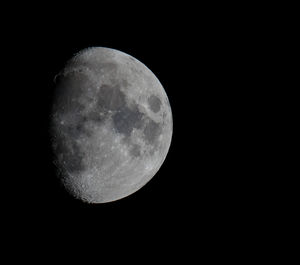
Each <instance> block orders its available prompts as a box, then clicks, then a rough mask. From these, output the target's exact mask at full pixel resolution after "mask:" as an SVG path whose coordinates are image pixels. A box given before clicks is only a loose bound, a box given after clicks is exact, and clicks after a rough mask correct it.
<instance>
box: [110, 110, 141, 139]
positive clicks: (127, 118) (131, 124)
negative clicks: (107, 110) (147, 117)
mask: <svg viewBox="0 0 300 265" xmlns="http://www.w3.org/2000/svg"><path fill="white" fill-rule="evenodd" d="M143 116H144V114H143V113H141V112H140V111H139V109H138V108H137V107H136V106H135V107H134V108H133V109H131V108H129V107H128V106H127V105H125V106H122V107H121V108H120V109H119V111H117V112H116V113H115V114H114V115H113V117H112V118H113V124H114V127H115V129H116V131H117V132H118V133H121V134H124V135H125V137H130V134H131V132H132V130H133V128H137V129H140V128H141V127H142V125H143Z"/></svg>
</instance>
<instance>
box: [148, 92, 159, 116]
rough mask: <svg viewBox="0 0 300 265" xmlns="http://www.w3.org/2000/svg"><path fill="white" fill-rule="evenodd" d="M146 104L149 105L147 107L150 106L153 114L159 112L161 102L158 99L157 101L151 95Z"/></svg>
mask: <svg viewBox="0 0 300 265" xmlns="http://www.w3.org/2000/svg"><path fill="white" fill-rule="evenodd" d="M148 104H149V106H150V109H151V110H152V111H153V112H154V113H157V112H159V110H160V106H161V101H160V99H159V98H158V97H157V96H155V95H151V96H150V97H149V98H148Z"/></svg>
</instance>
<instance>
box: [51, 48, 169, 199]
mask: <svg viewBox="0 0 300 265" xmlns="http://www.w3.org/2000/svg"><path fill="white" fill-rule="evenodd" d="M54 81H55V86H56V89H55V97H54V102H53V110H52V119H51V134H52V138H53V139H52V145H53V150H54V154H55V165H56V167H57V169H58V173H59V177H60V179H61V180H62V182H63V184H64V186H65V187H66V189H67V190H68V191H69V192H70V193H71V194H72V195H74V196H75V197H76V198H79V199H81V200H83V201H85V202H89V203H105V202H110V201H114V200H118V199H121V198H123V197H126V196H128V195H130V194H132V193H134V192H135V191H137V190H138V189H140V188H141V187H142V186H144V185H145V184H146V183H147V182H148V181H149V180H150V179H151V178H152V177H153V176H154V175H155V174H156V172H157V171H158V170H159V168H160V166H161V165H162V163H163V161H164V160H165V158H166V155H167V152H168V150H169V147H170V143H171V137H172V130H173V128H172V114H171V108H170V104H169V101H168V98H167V95H166V93H165V91H164V89H163V87H162V85H161V84H160V82H159V81H158V79H157V78H156V77H155V75H154V74H153V73H152V72H151V71H150V70H149V69H148V68H147V67H146V66H145V65H144V64H142V63H141V62H139V61H138V60H136V59H135V58H133V57H132V56H130V55H128V54H125V53H123V52H120V51H117V50H114V49H109V48H101V47H95V48H89V49H85V50H83V51H81V52H80V53H78V54H77V55H75V56H74V57H73V58H72V59H71V60H70V61H69V62H68V63H67V64H66V66H65V68H64V69H63V70H62V71H61V72H60V73H59V74H58V75H57V76H56V77H55V79H54ZM153 196H154V195H153Z"/></svg>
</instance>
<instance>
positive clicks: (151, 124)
mask: <svg viewBox="0 0 300 265" xmlns="http://www.w3.org/2000/svg"><path fill="white" fill-rule="evenodd" d="M161 131H162V129H161V127H160V126H159V124H158V123H157V122H155V121H153V120H150V119H149V120H148V122H147V124H146V126H145V128H144V131H143V134H144V137H145V140H146V141H147V143H148V144H151V145H153V144H154V142H155V140H156V139H157V137H158V136H159V135H160V133H161Z"/></svg>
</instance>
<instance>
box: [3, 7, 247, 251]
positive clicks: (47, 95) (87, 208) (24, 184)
mask: <svg viewBox="0 0 300 265" xmlns="http://www.w3.org/2000/svg"><path fill="white" fill-rule="evenodd" d="M154 7H155V8H153V7H152V8H149V7H148V6H142V5H141V6H140V7H138V9H136V8H135V9H126V10H124V11H122V7H120V8H119V9H118V10H119V11H118V12H117V13H116V11H115V9H113V8H112V7H110V8H106V7H104V6H101V5H100V4H99V5H95V6H92V7H89V6H84V7H83V9H82V10H80V8H79V9H78V8H77V9H76V8H74V5H73V6H71V7H70V9H69V7H64V9H63V10H61V6H59V5H54V6H52V8H50V7H49V6H47V5H46V6H39V7H35V9H29V7H27V9H26V12H22V8H21V7H20V8H19V9H18V11H17V12H15V13H12V15H11V22H7V23H6V24H3V25H6V26H4V28H3V29H4V30H3V32H2V35H3V37H4V38H3V44H4V45H5V48H4V49H3V51H2V53H3V55H2V57H3V64H4V62H5V64H6V71H7V73H6V74H5V75H4V76H3V78H4V79H5V84H6V87H5V88H2V90H3V96H2V97H1V99H2V107H3V109H4V110H3V113H5V114H4V115H3V116H4V117H3V123H2V130H3V131H4V134H5V137H3V139H2V141H3V152H4V153H5V160H4V161H3V164H4V167H5V174H3V176H2V177H3V178H5V179H6V180H8V182H9V184H7V185H4V186H3V200H2V204H3V205H4V207H5V209H7V210H8V213H7V214H6V216H7V217H8V218H7V223H8V225H9V226H13V227H15V229H16V230H15V231H17V232H16V233H17V234H19V235H22V237H23V238H28V237H30V236H31V237H33V238H36V240H37V241H41V242H44V243H45V242H46V241H47V239H48V238H51V240H53V238H55V240H56V243H55V244H59V243H58V241H59V239H60V238H65V237H64V235H68V237H70V238H72V236H74V238H76V236H75V235H78V238H80V239H78V240H82V238H85V237H87V238H88V240H91V241H96V242H97V238H98V239H99V238H106V239H105V240H107V238H108V237H109V235H111V236H112V237H114V236H116V234H118V233H119V235H122V234H124V236H126V237H128V238H130V236H132V237H136V242H135V243H137V241H139V240H141V242H143V240H142V239H141V238H151V240H153V239H156V240H157V241H160V240H161V239H162V238H166V240H167V241H176V240H178V238H177V237H182V238H184V239H185V240H188V238H193V237H196V238H198V239H199V237H201V236H202V237H206V238H207V240H208V241H207V242H208V243H207V244H211V242H210V243H209V240H211V238H210V236H209V234H211V236H212V237H217V236H218V235H220V234H221V233H223V234H224V236H225V237H226V236H227V237H228V233H229V232H228V229H229V230H230V229H232V228H233V227H234V228H235V227H237V226H239V225H240V224H241V223H243V220H245V218H248V217H247V216H246V215H247V214H246V213H245V211H244V209H245V208H247V207H249V201H248V199H247V198H245V197H243V196H244V195H243V194H245V193H247V192H249V190H248V187H247V183H246V182H245V178H246V177H248V174H249V170H248V168H245V167H242V166H243V164H244V163H245V161H244V160H243V157H242V155H241V156H240V155H239V154H241V153H242V151H241V150H242V148H243V139H242V138H241V137H242V136H241V135H242V134H243V131H244V130H245V128H244V127H243V126H244V125H240V121H241V119H242V117H240V113H239V110H238V109H236V104H238V105H239V106H241V105H243V102H244V101H246V99H245V95H244V94H243V93H242V92H241V90H240V89H241V85H242V87H247V86H248V81H247V79H243V76H244V74H245V72H244V70H243V67H242V63H241V62H242V61H243V60H246V59H247V58H248V57H247V56H249V51H248V50H247V48H246V46H245V45H246V44H248V43H249V40H248V39H247V36H245V35H244V34H243V32H244V31H245V30H247V25H239V23H237V22H238V21H239V18H237V19H236V20H234V19H232V18H231V17H230V16H227V15H226V14H224V13H223V11H222V8H221V7H218V8H217V7H211V8H208V7H204V6H202V7H199V8H198V9H196V6H195V7H193V6H188V5H183V6H179V5H176V6H174V5H173V4H170V5H167V6H166V7H164V8H162V7H161V6H159V5H158V6H154ZM73 8H74V9H76V10H77V11H76V12H75V11H73V10H72V9H73ZM115 8H116V7H115ZM91 9H92V10H93V12H87V11H86V10H91ZM34 10H35V11H34ZM97 11H98V12H97ZM9 12H11V11H9ZM91 46H103V47H110V48H114V49H118V50H121V51H123V52H125V53H128V54H130V55H132V56H134V57H135V58H137V59H138V60H140V61H141V62H143V63H144V64H145V65H146V66H147V67H148V68H150V69H151V70H152V71H153V72H154V74H155V75H156V76H157V77H158V79H159V80H160V82H161V83H162V85H163V87H164V88H165V90H166V93H167V95H168V97H169V101H170V104H171V108H172V112H173V122H174V132H173V139H172V143H171V147H170V151H169V154H168V156H167V158H166V160H165V162H164V164H163V166H162V167H161V169H160V171H159V172H158V173H157V175H156V176H155V177H154V178H153V179H152V180H151V181H150V182H149V183H148V184H147V185H146V186H144V187H143V188H142V189H141V190H140V191H138V192H136V193H134V194H133V195H131V196H129V197H127V198H124V199H122V200H119V201H116V202H112V203H108V204H103V205H89V204H85V203H82V202H80V201H77V200H74V199H73V198H72V197H70V196H69V195H68V194H66V193H65V192H64V190H63V189H62V188H61V187H60V185H59V183H58V181H57V180H56V178H55V173H54V166H53V163H52V160H51V156H52V153H51V148H50V139H49V133H48V125H49V115H50V108H51V100H52V96H53V95H52V93H53V78H54V76H55V75H56V74H57V73H58V72H59V71H60V70H61V69H62V68H63V66H64V63H65V62H66V60H68V59H69V58H71V57H72V56H73V55H74V54H75V53H77V52H78V51H80V50H81V49H83V48H87V47H91ZM4 60H5V61H4ZM238 139H240V141H239V140H238ZM237 142H239V143H240V144H239V143H237ZM3 172H4V171H3ZM10 217H11V218H10ZM238 220H239V221H238ZM74 231H76V232H74ZM152 236H153V237H155V238H152ZM75 240H76V239H75ZM111 240H112V242H114V240H113V239H111ZM25 241H26V240H25ZM100 241H101V240H100ZM125 241H126V240H125ZM129 241H130V240H129ZM99 244H100V243H99ZM111 244H112V243H111ZM123 244H126V243H123ZM157 244H162V242H159V243H157ZM180 244H182V242H180ZM175 249H176V247H175ZM191 249H192V246H191Z"/></svg>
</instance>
